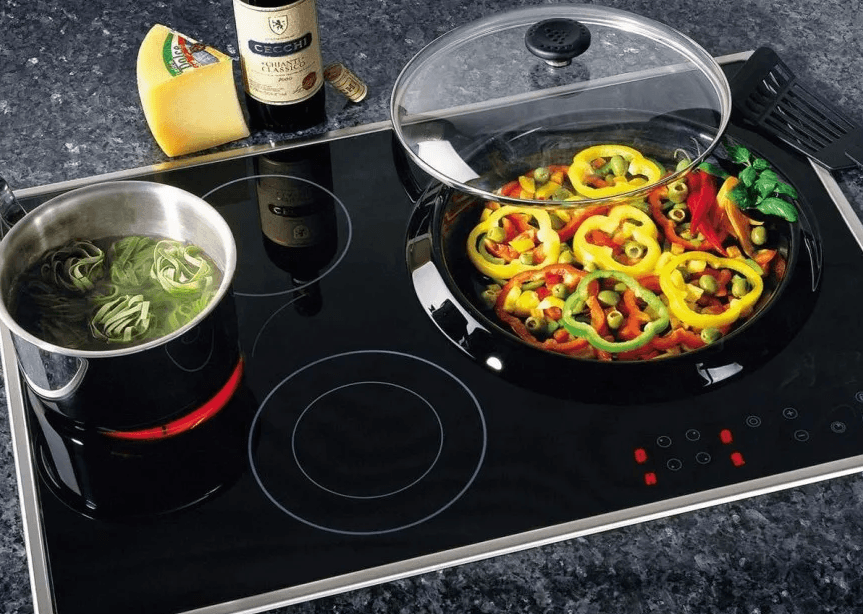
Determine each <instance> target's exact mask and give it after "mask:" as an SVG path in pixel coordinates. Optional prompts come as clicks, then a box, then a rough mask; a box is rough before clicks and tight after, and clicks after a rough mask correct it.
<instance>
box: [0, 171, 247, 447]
mask: <svg viewBox="0 0 863 614" xmlns="http://www.w3.org/2000/svg"><path fill="white" fill-rule="evenodd" d="M0 184H3V185H5V182H2V181H0ZM2 204H3V209H2V212H3V216H2V217H3V220H4V223H6V224H7V225H10V226H11V229H10V230H9V232H8V233H7V234H6V236H5V237H4V238H3V240H2V241H0V321H2V322H3V324H4V325H5V326H6V327H7V328H8V329H9V330H10V332H11V334H12V339H13V342H14V346H15V350H16V354H17V358H18V363H19V365H20V369H21V372H22V374H23V377H24V379H25V380H26V383H27V385H28V387H29V388H30V389H31V390H32V391H33V392H34V393H35V394H36V395H38V397H39V398H40V399H41V400H42V401H43V403H44V404H45V405H46V407H49V408H50V409H51V410H54V411H56V412H59V413H60V414H62V415H64V416H65V417H67V418H69V419H71V420H73V421H74V422H76V423H79V424H82V425H84V426H85V427H86V428H98V429H107V430H111V429H114V430H134V429H138V428H145V427H150V426H154V425H158V424H160V423H165V422H168V421H170V420H171V418H172V417H173V416H182V415H184V414H185V413H188V412H189V411H192V410H194V409H195V408H197V407H199V406H201V405H202V404H203V403H205V402H206V401H207V400H209V399H210V398H211V397H212V396H213V395H214V394H215V393H216V392H218V391H219V390H220V389H221V388H222V387H223V386H224V384H225V382H227V381H228V380H229V378H230V377H231V375H232V373H234V372H235V371H236V369H237V367H238V364H239V361H240V350H239V342H238V335H237V323H236V315H235V312H234V305H233V297H232V294H231V282H232V279H233V276H234V272H235V269H236V260H237V252H236V245H235V243H234V237H233V234H232V233H231V230H230V228H229V226H228V224H227V223H226V222H225V220H224V219H223V218H222V217H221V215H220V214H219V213H218V212H217V211H216V210H215V209H214V208H213V207H211V206H210V205H209V204H208V203H207V202H205V201H204V200H202V199H201V198H199V197H197V196H195V195H193V194H190V193H188V192H186V191H184V190H181V189H178V188H175V187H172V186H169V185H163V184H159V183H153V182H144V181H118V182H105V183H99V184H95V185H91V186H87V187H83V188H79V189H75V190H72V191H69V192H66V193H64V194H62V195H60V196H57V197H55V198H53V199H51V200H49V201H48V202H45V203H43V204H42V205H40V206H38V207H36V208H35V209H33V210H32V211H30V212H28V213H27V214H26V215H24V216H23V217H22V218H21V219H20V220H16V219H15V218H16V217H20V215H17V216H16V215H15V214H16V205H17V203H16V202H15V199H14V197H12V196H11V193H10V192H9V190H8V188H7V189H6V190H5V198H4V199H2ZM131 234H135V235H156V236H163V237H168V238H172V239H175V240H181V241H185V242H190V243H193V244H195V245H198V246H199V247H201V248H202V249H203V250H204V251H205V252H206V253H207V254H208V255H209V256H210V257H212V258H213V260H214V261H215V263H216V264H217V265H218V266H219V268H220V269H221V270H222V272H223V273H224V276H223V279H222V282H221V285H220V286H219V288H218V292H217V294H216V296H215V297H214V299H213V300H211V302H210V303H209V305H208V306H207V307H206V308H205V309H204V310H203V311H202V312H201V313H199V314H198V315H197V316H196V317H195V318H194V319H193V320H192V321H190V322H189V323H188V324H186V325H185V326H183V327H182V328H180V329H178V330H175V331H174V332H172V333H170V334H168V335H166V336H163V337H161V338H159V339H155V340H152V341H148V342H146V343H142V344H140V345H137V346H133V347H124V348H118V349H111V350H105V351H89V350H77V349H70V348H66V347H60V346H57V345H54V344H52V343H48V342H46V341H45V340H43V339H40V338H38V337H36V336H34V335H33V334H31V333H30V332H28V331H27V330H25V329H24V328H23V327H22V326H21V325H20V324H19V323H18V322H17V321H16V320H15V318H14V317H13V316H12V313H14V309H13V308H12V307H13V305H14V304H15V301H16V296H14V295H13V294H14V288H15V281H16V278H18V276H19V275H20V274H21V273H22V272H23V271H25V270H26V269H27V268H28V267H29V266H30V265H31V264H32V263H33V262H34V260H35V259H37V258H38V257H40V256H41V255H42V254H43V253H44V252H45V251H47V250H49V249H52V248H55V247H58V246H60V245H62V244H64V243H66V242H67V241H69V240H71V239H74V238H78V239H90V240H95V239H100V238H105V237H114V236H120V235H131Z"/></svg>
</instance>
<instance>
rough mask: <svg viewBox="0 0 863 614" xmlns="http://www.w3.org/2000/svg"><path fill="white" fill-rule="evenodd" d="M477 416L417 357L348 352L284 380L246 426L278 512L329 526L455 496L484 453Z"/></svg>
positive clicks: (413, 510) (415, 516) (377, 526)
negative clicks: (251, 422) (250, 424)
mask: <svg viewBox="0 0 863 614" xmlns="http://www.w3.org/2000/svg"><path fill="white" fill-rule="evenodd" d="M485 446H486V430H485V419H484V417H483V414H482V409H481V408H480V406H479V404H478V402H477V399H476V398H475V397H474V396H473V394H472V393H471V392H470V390H469V389H468V388H467V386H465V385H464V384H463V383H462V382H461V381H460V380H458V379H456V377H455V376H454V375H453V374H451V373H450V372H448V371H446V370H445V369H443V368H441V367H439V366H437V365H435V364H433V363H431V362H428V361H426V360H425V359H422V358H419V357H416V356H412V355H408V354H401V353H398V352H391V351H385V350H381V351H373V350H369V351H357V352H347V353H344V354H338V355H335V356H330V357H327V358H322V359H320V360H318V361H315V362H313V363H311V364H309V365H306V366H305V367H302V368H301V369H299V370H297V371H295V372H294V373H292V374H290V375H288V376H287V377H286V378H285V379H284V380H282V381H281V382H280V383H279V384H278V385H277V386H276V387H275V388H274V389H273V390H272V391H271V392H270V394H269V395H267V397H266V398H265V399H264V400H263V402H262V404H261V406H260V409H259V410H258V413H257V415H256V417H255V420H254V422H253V425H252V431H251V436H250V439H249V455H250V461H251V466H252V471H253V474H254V476H255V479H256V480H257V482H258V484H259V485H260V487H261V489H262V490H263V492H264V493H265V494H266V496H267V497H268V498H269V499H270V500H271V501H272V502H273V503H274V504H275V505H276V506H277V507H278V508H279V509H281V510H282V511H283V512H285V513H286V514H288V515H289V516H292V517H293V518H295V519H297V520H299V521H301V522H304V523H306V524H308V525H310V526H313V527H316V528H319V529H322V530H325V531H331V532H334V533H345V534H356V535H370V534H379V533H389V532H392V531H398V530H401V529H404V528H407V527H410V526H413V525H416V524H419V523H421V522H424V521H426V520H428V519H430V518H432V517H434V516H436V515H437V514H439V513H440V512H442V511H443V510H445V509H447V508H448V507H449V506H450V505H451V504H453V503H454V502H455V501H456V500H458V499H459V498H460V497H461V495H462V494H463V493H464V492H465V491H466V490H467V489H468V488H469V487H470V485H471V483H472V482H473V480H474V478H475V477H476V474H477V472H478V471H479V469H480V466H481V465H482V462H483V458H484V456H485Z"/></svg>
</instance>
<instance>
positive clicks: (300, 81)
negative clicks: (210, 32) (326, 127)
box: [234, 0, 324, 105]
mask: <svg viewBox="0 0 863 614" xmlns="http://www.w3.org/2000/svg"><path fill="white" fill-rule="evenodd" d="M234 17H235V18H236V22H237V39H238V40H239V44H240V61H241V64H242V68H243V81H244V85H245V88H246V92H247V93H248V94H249V96H251V97H252V98H254V99H255V100H257V101H259V102H262V103H265V104H274V105H283V104H295V103H298V102H301V101H303V100H305V99H307V98H310V97H312V96H313V95H314V94H315V93H317V91H318V90H319V89H320V88H321V86H322V85H323V83H324V80H323V77H322V72H323V60H322V58H321V46H320V42H319V40H318V16H317V11H316V9H315V0H300V2H296V3H294V4H290V5H288V6H282V7H276V8H268V7H261V6H250V5H248V4H245V3H243V2H242V1H241V0H234Z"/></svg>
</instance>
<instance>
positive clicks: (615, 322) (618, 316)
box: [605, 309, 623, 330]
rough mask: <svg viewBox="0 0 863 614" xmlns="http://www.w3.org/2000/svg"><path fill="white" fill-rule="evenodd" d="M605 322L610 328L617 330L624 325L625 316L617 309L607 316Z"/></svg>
mask: <svg viewBox="0 0 863 614" xmlns="http://www.w3.org/2000/svg"><path fill="white" fill-rule="evenodd" d="M605 321H606V323H608V327H609V328H611V329H614V330H616V329H618V328H620V325H621V324H623V314H622V313H620V312H619V311H618V310H617V309H612V310H611V311H609V312H608V313H607V314H606V316H605Z"/></svg>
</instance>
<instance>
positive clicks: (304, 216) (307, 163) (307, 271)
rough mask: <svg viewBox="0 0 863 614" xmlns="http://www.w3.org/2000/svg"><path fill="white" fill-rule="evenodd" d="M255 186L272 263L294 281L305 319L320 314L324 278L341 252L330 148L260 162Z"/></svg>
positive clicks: (268, 156)
mask: <svg viewBox="0 0 863 614" xmlns="http://www.w3.org/2000/svg"><path fill="white" fill-rule="evenodd" d="M255 166H256V168H255V171H256V174H257V175H258V177H257V179H256V181H255V186H256V191H257V197H258V211H259V213H260V221H261V237H262V241H263V244H264V251H265V252H266V254H267V257H268V258H269V259H270V260H271V261H272V262H273V264H275V265H276V266H277V267H279V268H280V269H282V270H283V271H285V272H287V273H288V274H289V275H290V278H291V282H292V284H293V287H294V288H297V297H296V299H297V300H296V301H295V303H294V306H295V308H296V310H297V312H298V313H300V314H301V315H314V314H315V313H317V312H318V311H320V309H321V307H322V304H323V298H322V296H321V290H320V284H319V283H318V281H317V280H318V278H319V277H320V276H321V273H322V272H323V271H324V270H325V269H326V267H327V266H328V265H329V264H330V263H331V262H332V260H333V258H334V256H335V254H336V251H337V247H338V229H337V223H336V210H335V202H334V200H333V197H332V196H330V194H329V192H331V191H332V187H333V176H332V166H331V162H330V154H329V146H328V145H326V144H322V145H312V146H309V145H307V146H304V147H302V148H298V149H296V150H285V151H281V152H276V153H272V154H266V155H261V156H259V157H258V158H257V159H256V161H255Z"/></svg>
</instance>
